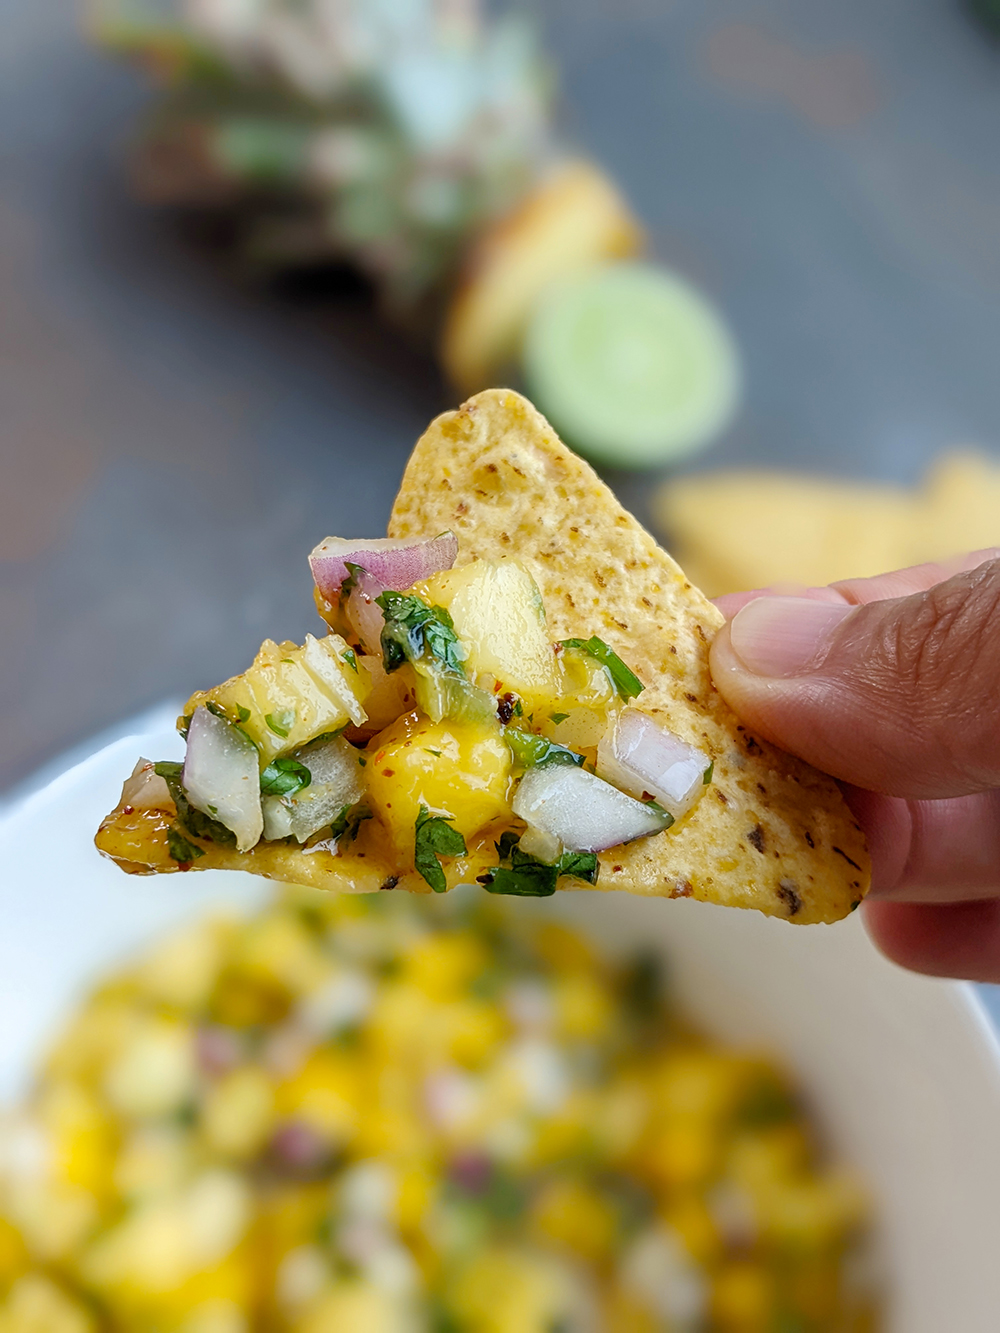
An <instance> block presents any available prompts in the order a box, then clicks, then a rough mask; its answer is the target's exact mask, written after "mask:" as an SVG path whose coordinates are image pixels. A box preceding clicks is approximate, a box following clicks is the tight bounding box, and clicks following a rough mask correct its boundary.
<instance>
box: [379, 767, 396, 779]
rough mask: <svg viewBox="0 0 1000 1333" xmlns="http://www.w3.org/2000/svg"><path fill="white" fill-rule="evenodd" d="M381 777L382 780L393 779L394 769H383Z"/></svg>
mask: <svg viewBox="0 0 1000 1333" xmlns="http://www.w3.org/2000/svg"><path fill="white" fill-rule="evenodd" d="M382 776H383V777H384V778H394V777H395V776H396V770H395V769H394V768H383V770H382Z"/></svg>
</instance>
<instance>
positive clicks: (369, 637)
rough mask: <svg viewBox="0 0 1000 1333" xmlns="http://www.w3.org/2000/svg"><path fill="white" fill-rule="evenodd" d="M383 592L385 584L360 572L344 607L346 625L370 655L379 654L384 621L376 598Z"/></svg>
mask: <svg viewBox="0 0 1000 1333" xmlns="http://www.w3.org/2000/svg"><path fill="white" fill-rule="evenodd" d="M384 592H385V584H383V583H380V582H379V580H378V579H377V578H375V577H374V576H373V575H372V574H369V573H367V572H366V571H365V570H362V571H361V573H360V574H359V575H358V577H357V578H356V579H355V580H354V584H353V586H352V588H351V591H350V592H349V593H348V594H347V601H346V603H345V607H344V610H345V614H346V616H347V623H348V624H349V625H350V627H351V629H353V630H354V633H355V634H356V635H357V636H358V640H359V642H360V643H361V646H362V647H363V648H364V649H365V650H366V652H368V653H370V654H372V655H375V654H379V653H380V645H381V639H382V626H383V625H384V624H385V619H384V617H383V615H382V608H381V607H380V606H379V605H378V603H377V601H376V598H378V597H381V596H382V594H383V593H384Z"/></svg>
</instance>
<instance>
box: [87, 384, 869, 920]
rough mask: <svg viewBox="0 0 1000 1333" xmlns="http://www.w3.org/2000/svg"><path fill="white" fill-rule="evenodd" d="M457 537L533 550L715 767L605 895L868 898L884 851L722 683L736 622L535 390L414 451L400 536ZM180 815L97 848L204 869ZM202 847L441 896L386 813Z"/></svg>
mask: <svg viewBox="0 0 1000 1333" xmlns="http://www.w3.org/2000/svg"><path fill="white" fill-rule="evenodd" d="M446 528H450V529H452V531H454V532H455V534H456V535H457V537H458V539H459V556H458V563H459V564H465V563H468V562H469V561H470V560H475V559H490V560H499V559H504V558H506V557H512V556H516V557H517V559H518V560H519V561H520V562H522V563H523V564H524V565H525V566H526V567H527V568H528V569H529V570H530V571H531V573H532V574H533V575H534V578H535V580H536V582H537V583H538V586H539V588H540V590H541V593H542V597H543V599H544V602H545V607H546V614H547V617H548V624H549V631H550V634H551V635H552V637H553V638H556V639H561V638H588V637H589V636H590V635H592V634H597V635H599V636H600V637H601V638H602V639H604V640H605V641H606V642H607V643H609V644H610V645H611V647H612V648H613V649H614V650H615V651H616V652H617V653H619V654H620V655H621V657H622V658H623V659H624V660H625V662H626V663H627V664H628V665H629V666H630V667H631V668H632V669H633V670H634V671H635V672H636V673H637V674H638V676H639V677H640V678H641V680H642V681H643V683H644V685H645V686H646V688H645V690H644V691H643V693H642V694H641V695H640V696H639V699H638V701H637V702H638V706H639V707H641V708H642V710H643V711H644V712H647V713H649V714H650V715H651V716H654V717H658V718H661V719H662V720H663V722H664V723H665V724H666V725H667V726H668V727H669V728H670V729H671V730H672V731H674V732H675V733H676V734H677V735H679V736H680V737H682V738H683V739H684V740H687V741H690V742H691V743H692V744H694V745H696V746H698V747H699V748H700V749H702V750H703V751H704V752H705V753H706V754H708V755H709V756H710V758H711V759H712V761H713V763H714V776H713V780H712V782H711V785H710V786H709V788H708V790H707V791H706V792H705V795H704V796H703V798H702V799H701V800H700V801H699V802H698V804H697V805H696V806H695V808H694V810H693V811H692V812H691V813H690V814H688V815H686V816H685V817H684V818H682V819H681V820H679V821H678V822H677V823H676V824H675V825H674V826H673V827H672V828H671V829H670V830H669V831H668V832H665V833H660V834H657V835H656V836H655V837H650V838H644V839H640V840H639V841H637V842H633V843H630V844H628V845H627V846H621V847H615V848H612V849H611V850H610V851H607V852H603V853H602V854H601V856H600V858H599V859H600V874H599V879H598V887H599V888H601V889H624V890H628V891H630V892H632V893H639V894H648V895H657V896H664V897H672V898H679V897H693V898H699V899H701V900H703V901H705V902H714V903H722V904H725V905H728V906H732V907H753V908H757V909H759V910H760V911H762V912H766V913H768V914H769V915H772V916H780V917H784V918H786V919H787V920H789V921H793V922H796V923H801V924H807V923H810V922H817V921H836V920H839V919H840V918H841V917H843V916H845V915H846V914H847V913H848V912H850V911H851V910H852V909H853V908H854V907H856V906H857V904H858V902H859V901H860V900H861V898H862V897H863V896H864V894H865V892H866V891H867V888H868V884H869V862H868V854H867V851H866V848H865V842H864V836H863V834H862V832H861V830H860V828H859V827H858V825H857V824H856V823H855V821H854V820H853V818H852V817H851V815H850V813H849V811H848V809H847V807H846V805H845V804H844V801H843V798H842V796H841V794H840V791H839V789H838V787H837V786H836V784H835V783H834V782H833V780H832V779H831V778H828V777H826V776H824V775H823V774H821V773H817V772H816V771H815V770H814V769H812V768H810V767H809V766H808V765H806V764H803V763H801V762H799V761H798V760H796V759H793V758H791V757H790V756H789V755H786V754H784V753H782V752H781V751H779V750H776V749H774V748H773V747H771V746H770V745H767V744H766V743H765V742H763V741H758V740H757V739H756V738H755V737H753V736H751V735H750V733H749V732H747V731H746V729H745V728H744V727H743V726H741V725H740V723H739V722H738V720H737V718H736V717H735V716H734V714H733V713H732V712H731V711H730V710H729V708H728V707H727V706H726V705H725V703H724V702H723V700H722V698H721V696H720V695H719V694H718V692H717V691H716V689H715V686H714V685H713V684H712V681H711V677H710V675H709V668H708V649H709V644H710V642H711V639H712V636H713V635H714V633H715V632H716V630H717V629H718V627H719V625H720V624H721V623H722V617H721V615H720V614H719V612H718V611H717V610H716V609H715V608H714V607H713V606H712V605H711V603H710V602H708V601H707V600H706V599H705V597H704V596H703V595H702V594H701V593H700V592H699V591H698V590H697V589H696V588H694V587H693V586H692V585H691V584H690V583H689V582H688V581H687V579H686V578H685V577H684V575H683V574H682V573H681V571H680V569H679V568H678V567H677V565H676V564H675V563H674V562H673V560H671V558H670V557H669V556H668V555H666V553H665V552H663V551H662V550H660V549H659V547H658V546H657V545H656V543H655V542H654V541H653V539H652V538H651V537H650V536H649V534H648V533H647V532H645V530H644V529H643V528H641V527H640V526H639V524H638V523H637V522H636V521H635V519H634V518H632V517H631V515H629V514H627V513H626V512H625V510H624V509H622V507H621V505H619V503H618V501H617V500H616V499H615V498H614V496H613V495H612V493H611V492H610V491H609V490H608V488H607V487H606V486H605V485H604V484H603V483H602V482H601V481H600V480H599V478H598V477H597V475H596V474H595V473H594V472H593V470H592V469H591V468H590V467H588V466H587V464H586V463H584V462H582V461H581V460H580V459H579V458H577V456H576V455H575V454H573V453H571V452H570V451H569V450H568V449H567V448H566V447H565V445H563V444H562V443H560V441H559V439H558V438H557V437H556V435H555V432H554V431H553V430H552V428H551V427H550V426H549V425H548V423H547V422H546V421H545V419H544V418H543V417H542V416H541V415H540V414H539V413H538V412H536V411H535V409H534V408H533V407H532V406H531V404H530V403H529V402H527V401H526V400H525V399H524V398H522V397H520V396H519V395H518V394H516V393H512V392H510V391H508V390H500V389H493V390H489V391H487V392H486V393H482V394H479V395H478V396H477V397H475V398H473V399H471V400H470V401H469V402H467V403H466V404H465V405H464V406H463V407H461V408H460V409H459V410H458V411H457V412H447V413H445V414H444V415H443V416H440V417H438V418H437V420H436V421H434V422H432V423H431V426H430V428H429V429H428V430H427V432H426V433H425V434H424V436H423V437H422V438H421V440H420V441H419V443H418V444H417V446H416V448H415V449H414V451H413V455H412V456H411V458H410V461H409V463H408V465H407V468H406V472H405V475H404V477H403V484H402V488H401V490H400V493H399V496H398V497H397V500H396V504H395V507H394V509H393V513H392V518H391V520H390V524H389V535H390V536H393V537H425V536H436V535H437V534H438V533H440V532H441V531H443V530H444V529H446ZM175 813H176V812H175V811H174V810H173V808H172V807H170V808H164V809H151V810H133V809H132V808H131V807H130V806H128V805H127V804H120V805H119V807H118V808H117V809H116V810H115V811H113V812H112V814H111V815H109V816H108V818H107V819H106V820H105V821H104V823H103V824H102V826H101V829H100V831H99V833H98V835H97V845H98V847H99V848H100V849H101V851H103V852H104V853H105V854H106V855H108V856H111V857H112V858H113V859H114V860H116V861H117V862H118V864H119V865H120V866H122V868H123V869H125V870H128V871H130V872H132V873H137V874H153V873H157V872H164V873H169V872H172V871H176V870H179V869H187V868H189V867H188V866H187V865H179V864H178V862H177V861H176V860H174V859H173V858H172V857H171V855H170V851H169V846H168V836H167V835H168V829H169V827H170V824H171V823H172V821H173V819H174V816H175ZM499 832H500V830H499V829H493V828H490V829H486V830H484V832H483V833H481V834H480V835H478V837H476V838H474V839H471V840H470V841H469V848H468V854H467V855H466V856H464V857H456V858H455V859H454V860H445V862H444V864H443V869H444V871H445V875H446V878H447V882H448V887H449V888H451V887H454V886H455V885H456V884H460V883H470V882H472V881H474V880H475V879H476V878H477V876H479V875H481V874H483V873H484V872H485V871H486V870H488V869H489V868H490V867H491V866H494V865H495V864H496V861H497V855H496V850H495V846H494V840H495V839H496V837H497V836H498V834H499ZM189 841H190V842H191V844H192V845H193V846H194V847H195V848H196V849H197V850H198V851H200V852H201V855H200V856H198V857H197V859H195V860H193V861H192V863H191V868H195V869H202V870H203V869H211V868H219V869H242V870H249V871H251V872H253V873H255V874H260V875H266V876H268V877H270V878H273V879H281V880H287V881H289V882H292V883H297V884H307V885H313V886H316V887H319V888H328V889H333V890H336V891H339V892H360V893H364V892H370V891H373V890H375V889H391V888H400V889H408V890H410V891H412V892H419V893H427V892H429V888H428V885H427V883H426V882H425V881H424V879H423V878H422V877H421V876H420V875H418V874H417V873H416V872H415V871H412V870H411V871H409V872H407V873H399V872H398V870H396V869H394V868H393V867H394V857H393V853H392V850H391V849H390V848H388V846H387V842H386V839H385V838H384V836H382V835H381V830H380V826H379V825H378V823H377V821H375V820H370V821H366V822H365V823H363V824H362V825H361V826H360V831H359V832H358V835H357V838H356V840H355V841H353V842H350V841H348V840H347V839H346V838H345V839H341V846H340V847H339V848H338V849H336V850H328V849H325V848H312V849H309V850H304V849H302V848H300V847H297V846H293V845H290V844H287V843H284V842H281V843H278V842H272V843H260V844H258V845H257V846H256V847H255V848H253V850H252V851H250V852H247V853H245V854H240V853H238V852H237V851H235V849H233V848H228V847H224V846H220V845H219V844H217V843H213V842H208V841H203V840H199V839H191V840H189ZM570 882H573V883H574V884H576V885H577V887H583V885H582V882H580V881H569V880H565V881H563V883H564V884H568V883H570Z"/></svg>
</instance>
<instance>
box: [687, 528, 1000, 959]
mask: <svg viewBox="0 0 1000 1333" xmlns="http://www.w3.org/2000/svg"><path fill="white" fill-rule="evenodd" d="M717 604H718V605H719V607H720V609H721V610H722V612H723V614H724V615H725V616H726V618H727V624H726V625H725V626H723V628H722V629H721V630H720V631H719V633H718V635H717V636H716V639H715V641H714V643H713V645H712V655H711V664H712V674H713V676H714V678H715V683H716V685H717V686H718V688H719V690H720V691H721V693H722V695H723V696H724V698H725V699H726V700H727V702H728V703H729V704H730V706H731V707H732V708H733V709H735V711H736V712H737V713H738V714H739V715H740V717H741V718H742V719H743V720H744V721H745V722H746V723H747V724H748V725H749V726H751V727H753V728H754V729H755V730H756V731H757V732H758V733H760V734H761V735H762V736H766V737H767V738H768V739H769V740H771V741H773V742H774V743H775V744H777V745H780V746H781V747H782V748H783V749H785V750H790V751H791V752H792V753H793V754H797V755H800V756H801V757H802V758H803V759H806V760H808V761H809V762H810V763H811V764H815V765H816V767H817V768H821V769H823V770H824V771H825V772H827V773H831V774H832V775H833V776H834V777H835V778H838V779H839V780H840V781H841V783H842V784H844V792H845V795H846V797H847V800H848V803H849V804H850V806H851V809H852V810H853V811H854V813H855V816H856V817H857V819H858V820H859V821H860V823H861V824H862V826H863V828H864V830H865V833H866V834H867V837H868V843H869V847H870V850H871V857H872V889H871V894H870V897H869V899H868V900H867V901H866V902H865V904H864V906H863V909H862V910H863V913H864V917H865V923H866V925H867V928H868V931H869V933H870V935H871V936H872V938H873V939H874V941H875V943H876V944H877V945H878V947H879V948H880V949H881V950H882V951H883V953H885V954H887V955H888V957H890V958H892V959H893V960H894V961H895V962H897V963H900V964H902V965H903V966H904V967H910V968H913V969H915V970H917V971H920V972H929V973H933V974H934V975H937V976H959V977H969V978H972V979H974V980H977V981H1000V549H992V550H987V551H976V552H974V553H973V554H971V555H968V556H965V557H962V558H961V559H960V560H956V561H954V562H952V563H951V564H950V565H918V566H915V567H913V568H912V569H904V570H898V571H896V572H895V573H891V574H882V575H879V576H878V577H877V578H872V579H848V580H846V581H844V582H842V583H835V584H833V585H831V586H830V587H829V588H809V589H803V590H801V591H799V592H798V593H797V594H796V595H795V596H786V595H781V593H780V590H775V589H769V590H766V591H765V592H750V593H737V594H732V595H730V596H727V597H721V598H719V599H718V603H717Z"/></svg>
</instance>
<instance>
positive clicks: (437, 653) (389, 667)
mask: <svg viewBox="0 0 1000 1333" xmlns="http://www.w3.org/2000/svg"><path fill="white" fill-rule="evenodd" d="M375 601H376V603H377V605H378V606H380V607H381V608H382V614H383V616H384V617H385V625H384V627H383V629H382V658H383V661H384V664H385V669H386V671H396V670H397V669H398V668H399V667H401V666H402V665H403V664H404V663H405V662H417V661H419V660H421V659H422V658H428V657H430V658H432V659H433V660H434V661H435V662H436V663H437V664H438V665H439V666H440V667H443V668H445V670H447V671H450V672H452V673H454V674H455V675H459V676H464V675H465V668H464V667H463V665H462V660H463V658H462V648H461V644H460V643H459V641H458V635H457V634H456V633H455V626H454V625H453V624H452V619H451V616H450V615H449V614H448V612H447V611H446V610H445V609H444V607H442V606H428V605H427V603H426V602H423V601H421V600H420V598H419V597H415V596H414V595H413V593H401V592H384V593H382V595H381V596H380V597H376V599H375Z"/></svg>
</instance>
